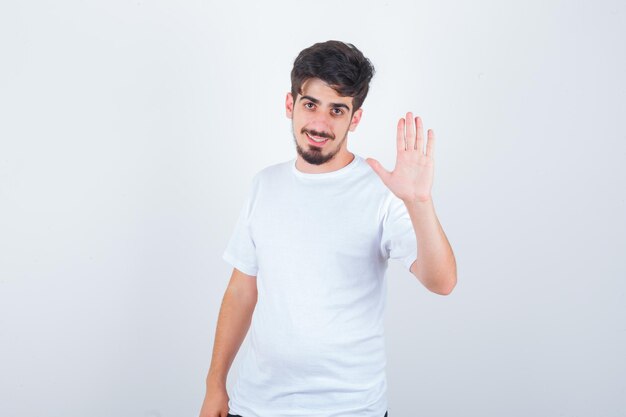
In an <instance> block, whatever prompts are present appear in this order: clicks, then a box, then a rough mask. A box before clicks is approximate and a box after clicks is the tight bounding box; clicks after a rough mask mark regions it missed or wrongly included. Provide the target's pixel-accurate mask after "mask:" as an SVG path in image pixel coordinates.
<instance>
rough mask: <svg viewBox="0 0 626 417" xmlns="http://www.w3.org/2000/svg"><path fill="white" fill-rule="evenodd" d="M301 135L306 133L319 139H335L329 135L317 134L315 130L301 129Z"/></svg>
mask: <svg viewBox="0 0 626 417" xmlns="http://www.w3.org/2000/svg"><path fill="white" fill-rule="evenodd" d="M302 133H308V134H309V135H312V136H317V137H320V138H326V139H335V136H333V135H331V134H330V133H324V132H318V131H317V130H308V129H304V128H303V129H302Z"/></svg>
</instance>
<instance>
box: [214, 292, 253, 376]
mask: <svg viewBox="0 0 626 417" xmlns="http://www.w3.org/2000/svg"><path fill="white" fill-rule="evenodd" d="M255 306H256V297H252V296H250V295H246V296H242V295H241V294H237V290H236V289H235V288H233V287H230V286H229V287H228V288H227V289H226V292H225V294H224V298H223V300H222V306H221V307H220V312H219V316H218V320H217V328H216V331H215V341H214V343H213V355H212V357H211V366H210V368H209V373H208V375H207V381H206V382H207V385H208V384H217V385H223V386H225V385H226V377H227V375H228V371H229V370H230V367H231V365H232V363H233V360H234V359H235V356H236V355H237V352H238V351H239V348H240V347H241V344H242V343H243V340H244V339H245V337H246V334H247V333H248V329H249V328H250V323H251V322H252V314H253V313H254V308H255Z"/></svg>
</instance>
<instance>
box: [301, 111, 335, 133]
mask: <svg viewBox="0 0 626 417" xmlns="http://www.w3.org/2000/svg"><path fill="white" fill-rule="evenodd" d="M331 126H332V119H331V116H330V115H329V114H324V112H316V114H315V115H314V116H313V117H312V118H311V120H310V122H309V125H308V126H307V128H308V129H309V130H312V131H315V132H317V133H322V134H326V135H328V136H332V133H331V132H332V129H331Z"/></svg>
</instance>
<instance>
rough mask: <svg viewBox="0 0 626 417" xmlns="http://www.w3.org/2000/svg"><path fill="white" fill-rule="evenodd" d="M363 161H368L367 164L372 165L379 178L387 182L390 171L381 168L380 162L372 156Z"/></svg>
mask: <svg viewBox="0 0 626 417" xmlns="http://www.w3.org/2000/svg"><path fill="white" fill-rule="evenodd" d="M365 161H366V162H367V163H368V165H369V166H371V167H372V169H373V170H374V172H375V173H377V174H378V176H379V177H380V179H381V180H383V182H384V183H385V184H387V179H388V178H389V176H390V175H391V172H389V171H387V170H386V169H385V168H383V166H382V165H381V164H380V162H378V161H377V160H375V159H374V158H367V159H366V160H365Z"/></svg>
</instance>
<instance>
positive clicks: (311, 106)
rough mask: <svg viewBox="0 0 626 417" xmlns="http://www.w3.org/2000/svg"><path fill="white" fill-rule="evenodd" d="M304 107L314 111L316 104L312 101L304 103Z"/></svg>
mask: <svg viewBox="0 0 626 417" xmlns="http://www.w3.org/2000/svg"><path fill="white" fill-rule="evenodd" d="M309 105H310V107H309ZM304 107H306V108H307V109H309V110H310V109H312V108H313V107H315V104H313V103H311V102H310V101H308V102H306V103H304Z"/></svg>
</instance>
